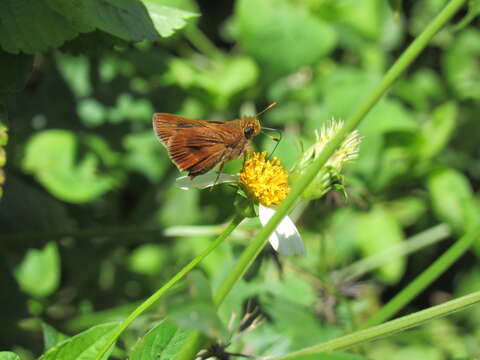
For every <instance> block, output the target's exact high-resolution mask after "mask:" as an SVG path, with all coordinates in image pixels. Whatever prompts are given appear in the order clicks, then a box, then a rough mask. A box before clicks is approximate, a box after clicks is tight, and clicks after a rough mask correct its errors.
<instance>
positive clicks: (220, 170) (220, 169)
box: [210, 161, 225, 191]
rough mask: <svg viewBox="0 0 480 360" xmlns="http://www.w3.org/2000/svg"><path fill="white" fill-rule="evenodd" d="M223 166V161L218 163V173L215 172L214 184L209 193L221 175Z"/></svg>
mask: <svg viewBox="0 0 480 360" xmlns="http://www.w3.org/2000/svg"><path fill="white" fill-rule="evenodd" d="M224 165H225V161H222V162H221V163H220V166H219V168H218V171H217V177H216V178H215V182H214V183H213V185H212V187H211V188H210V191H212V189H213V187H214V186H215V185H217V181H218V179H219V178H220V175H221V174H222V171H223V166H224Z"/></svg>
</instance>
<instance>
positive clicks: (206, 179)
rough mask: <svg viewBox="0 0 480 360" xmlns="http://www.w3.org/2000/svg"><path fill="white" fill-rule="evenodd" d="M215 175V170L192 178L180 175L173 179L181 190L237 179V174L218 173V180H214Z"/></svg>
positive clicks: (202, 187)
mask: <svg viewBox="0 0 480 360" xmlns="http://www.w3.org/2000/svg"><path fill="white" fill-rule="evenodd" d="M217 176H218V173H216V172H215V171H212V172H209V173H206V174H204V175H199V176H196V177H195V178H193V179H190V178H189V177H188V176H180V177H179V178H177V179H176V180H175V185H176V186H177V187H179V188H180V189H182V190H188V189H192V188H197V189H205V188H207V187H210V186H213V185H218V184H223V183H227V182H237V181H238V175H231V174H220V176H219V177H218V180H217V181H216V182H215V180H216V179H217Z"/></svg>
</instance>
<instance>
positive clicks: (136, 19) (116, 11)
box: [44, 0, 158, 41]
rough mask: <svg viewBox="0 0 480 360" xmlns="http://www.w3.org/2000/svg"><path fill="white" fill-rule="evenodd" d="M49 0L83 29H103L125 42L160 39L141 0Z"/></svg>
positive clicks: (56, 8) (50, 3) (80, 30)
mask: <svg viewBox="0 0 480 360" xmlns="http://www.w3.org/2000/svg"><path fill="white" fill-rule="evenodd" d="M44 1H45V0H44ZM46 1H47V3H48V5H49V6H50V7H51V8H52V9H53V10H55V11H56V12H58V13H59V14H61V15H62V16H64V17H65V18H66V19H68V21H69V22H70V23H71V24H73V25H74V26H75V28H76V29H77V30H78V31H79V32H91V31H93V30H95V29H100V30H102V31H105V32H106V33H109V34H111V35H114V36H116V37H119V38H120V39H123V40H125V41H141V40H157V39H158V34H157V32H156V30H155V28H154V26H153V23H152V20H151V19H150V17H149V15H148V12H147V10H146V9H145V7H144V6H143V4H142V3H141V2H140V1H138V0H81V1H80V0H71V1H64V0H46Z"/></svg>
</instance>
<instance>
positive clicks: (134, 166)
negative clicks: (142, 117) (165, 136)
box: [123, 129, 169, 182]
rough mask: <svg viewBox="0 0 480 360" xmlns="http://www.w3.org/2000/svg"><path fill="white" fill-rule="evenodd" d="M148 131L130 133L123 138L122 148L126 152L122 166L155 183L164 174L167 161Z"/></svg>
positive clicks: (156, 141)
mask: <svg viewBox="0 0 480 360" xmlns="http://www.w3.org/2000/svg"><path fill="white" fill-rule="evenodd" d="M159 145H160V144H159V143H158V140H157V139H156V137H155V136H154V135H153V133H152V131H151V130H150V129H149V130H147V131H144V132H140V133H131V134H128V135H126V136H124V137H123V147H124V148H125V149H126V150H127V153H126V157H125V158H124V160H123V162H124V165H125V166H126V167H127V168H128V169H129V170H132V171H137V172H139V173H141V174H143V175H144V176H146V177H147V178H148V179H150V181H152V182H156V181H158V180H160V178H161V177H162V176H163V174H164V173H165V170H166V169H167V167H168V164H169V160H168V157H167V156H165V152H164V149H163V148H162V146H159Z"/></svg>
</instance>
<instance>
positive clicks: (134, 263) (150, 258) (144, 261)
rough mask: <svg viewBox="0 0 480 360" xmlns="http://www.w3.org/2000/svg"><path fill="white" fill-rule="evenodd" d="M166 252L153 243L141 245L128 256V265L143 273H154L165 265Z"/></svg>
mask: <svg viewBox="0 0 480 360" xmlns="http://www.w3.org/2000/svg"><path fill="white" fill-rule="evenodd" d="M166 260H167V253H166V251H165V249H164V248H163V247H161V246H159V245H155V244H145V245H141V246H139V247H138V248H136V249H135V250H133V251H132V253H131V254H130V256H129V259H128V267H129V269H130V270H131V271H134V272H136V273H139V274H143V275H156V274H158V273H159V272H160V271H161V270H162V268H163V267H164V265H165V262H166Z"/></svg>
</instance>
